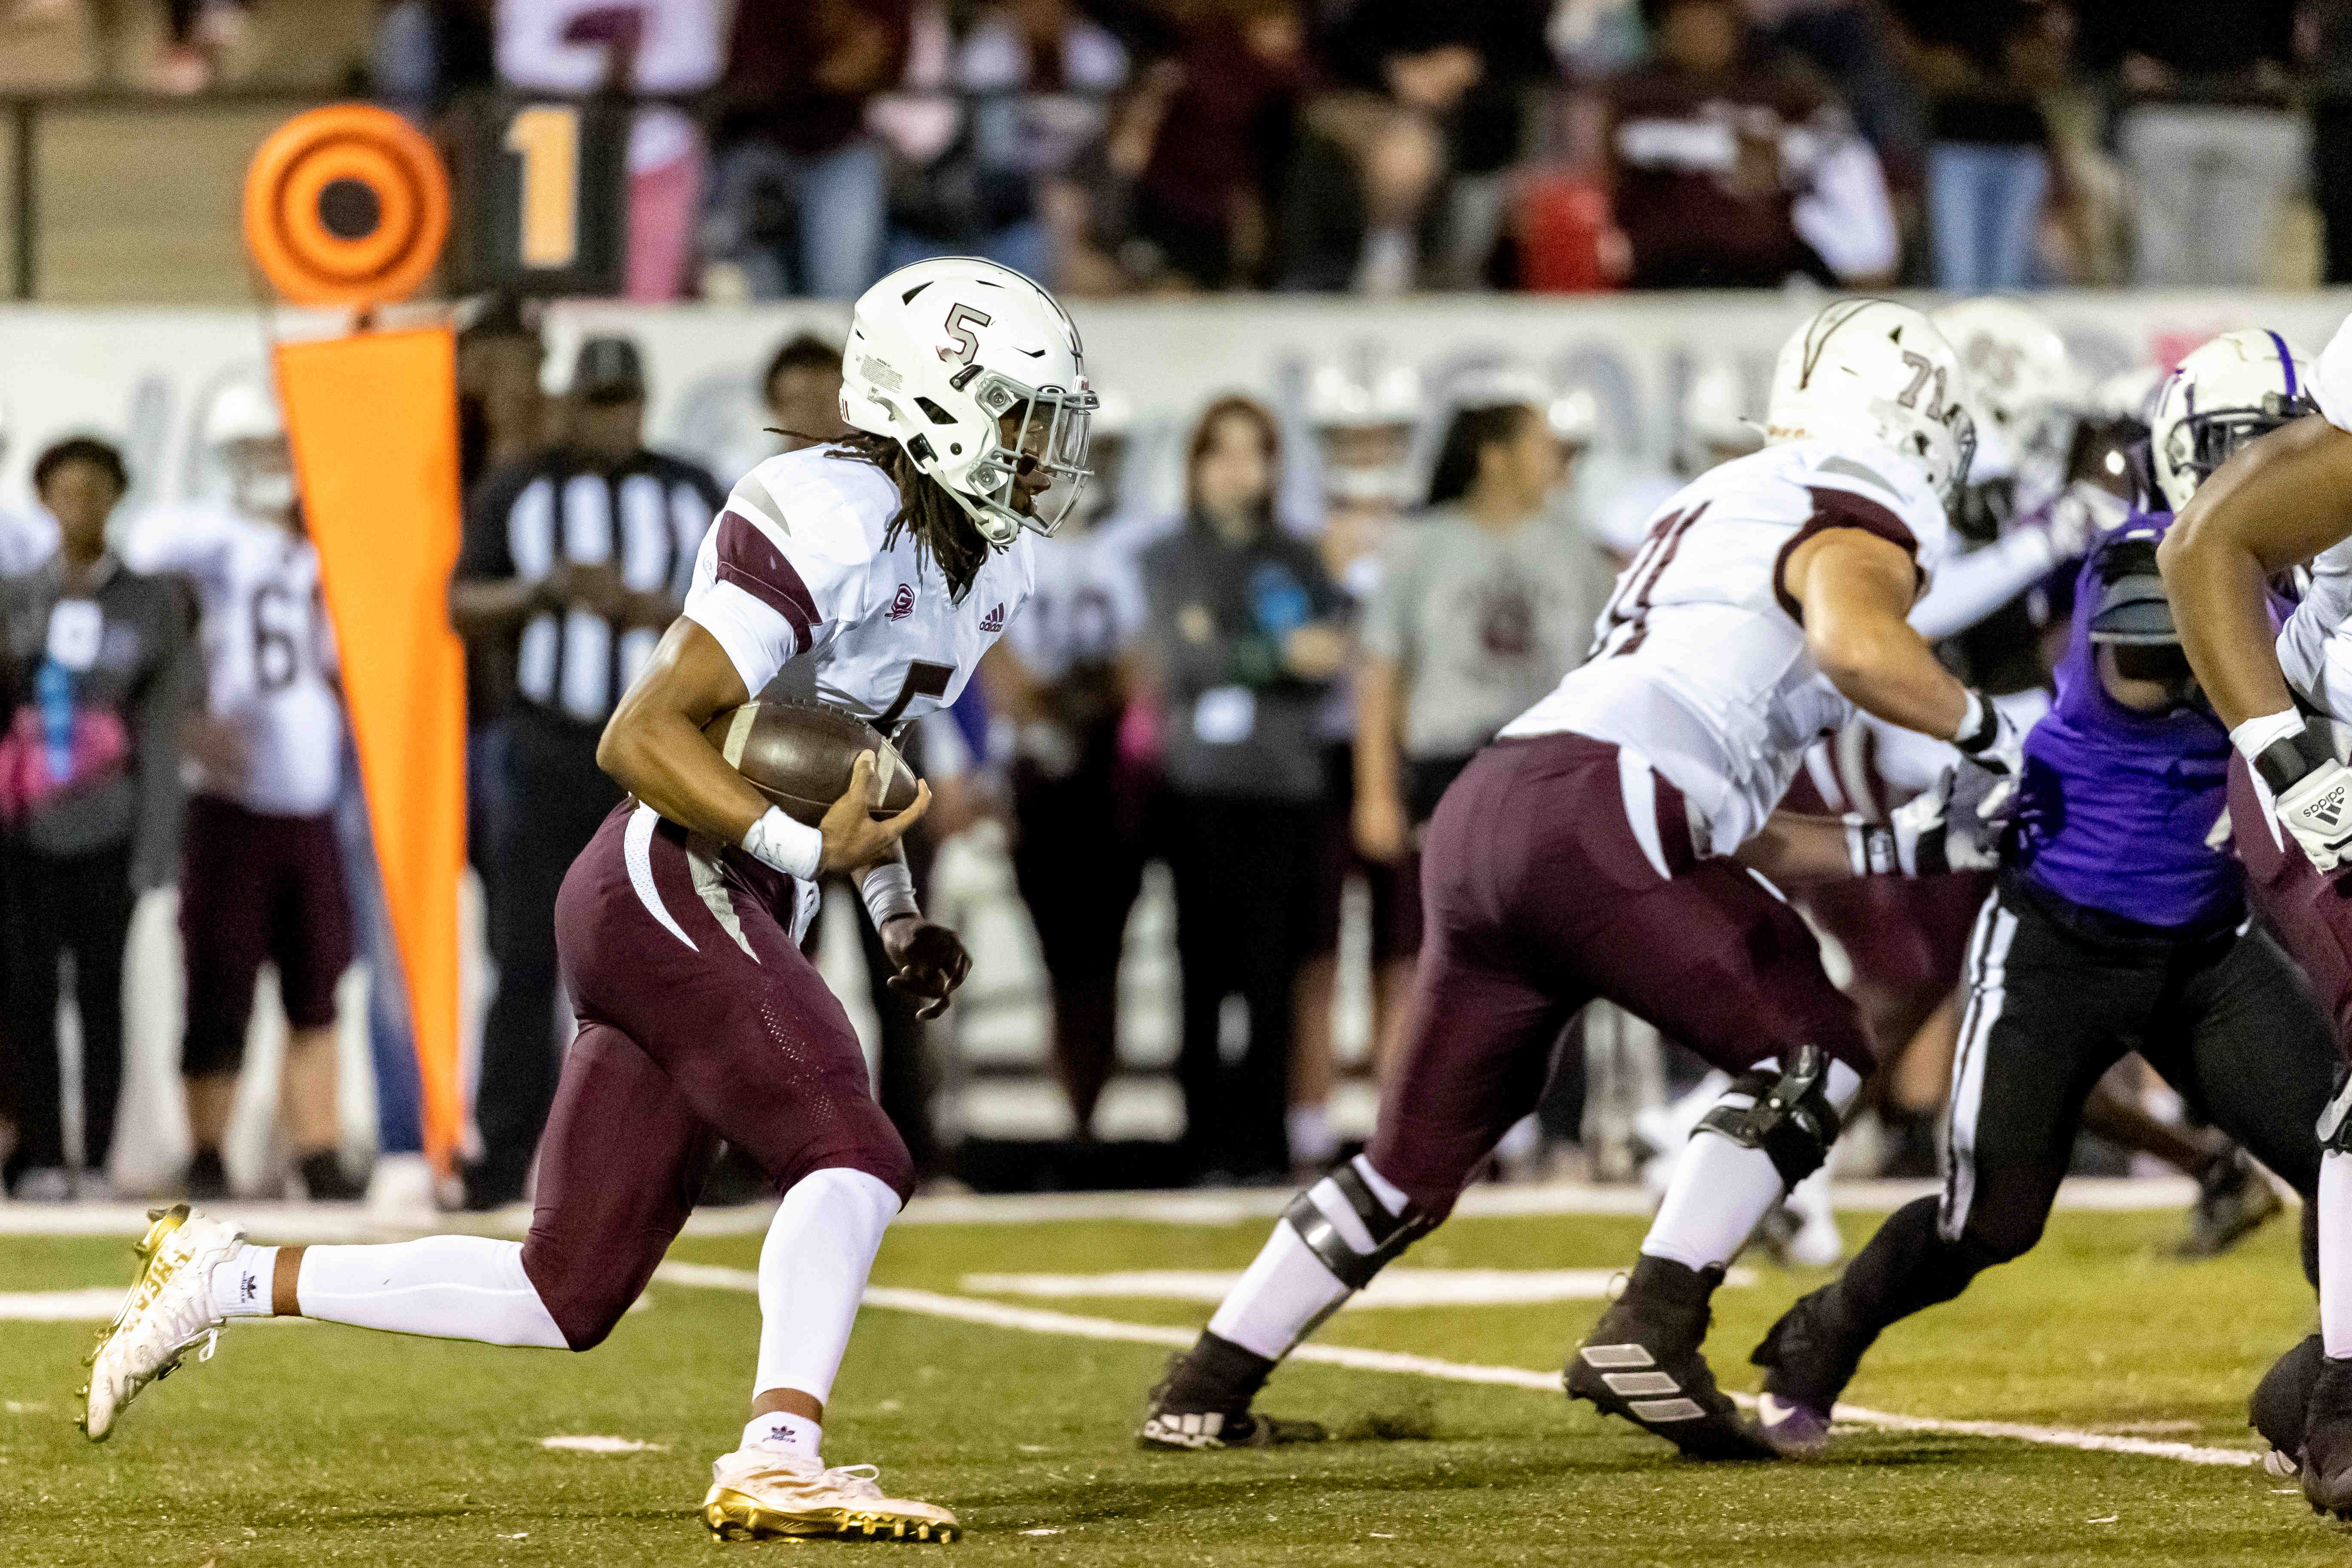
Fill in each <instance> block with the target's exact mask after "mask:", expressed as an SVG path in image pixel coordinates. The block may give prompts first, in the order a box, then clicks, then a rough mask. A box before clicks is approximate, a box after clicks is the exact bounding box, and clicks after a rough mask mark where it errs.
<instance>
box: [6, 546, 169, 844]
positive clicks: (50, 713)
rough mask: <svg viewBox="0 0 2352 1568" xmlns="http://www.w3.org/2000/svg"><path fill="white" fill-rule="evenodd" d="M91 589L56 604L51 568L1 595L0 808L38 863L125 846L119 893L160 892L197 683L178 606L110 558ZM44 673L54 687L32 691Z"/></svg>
mask: <svg viewBox="0 0 2352 1568" xmlns="http://www.w3.org/2000/svg"><path fill="white" fill-rule="evenodd" d="M95 584H96V585H95V587H94V588H93V589H92V590H91V591H90V592H89V594H88V595H82V596H69V595H66V594H65V593H64V591H63V567H62V565H61V563H59V562H58V560H57V559H56V558H54V557H53V558H51V560H50V561H49V563H47V565H45V566H43V567H41V568H39V569H38V570H37V571H35V572H32V573H30V574H26V575H25V576H22V577H11V578H8V579H7V580H5V582H0V621H5V631H6V658H5V680H6V688H5V689H6V693H7V706H6V713H7V723H6V726H5V731H0V764H5V768H6V769H7V777H6V782H5V784H0V807H5V809H7V810H8V811H9V812H10V813H11V815H12V821H11V823H10V826H11V830H12V833H13V836H15V837H18V838H19V839H20V840H21V841H22V842H23V843H24V844H26V846H27V847H30V848H31V849H33V850H34V851H35V852H37V853H38V854H42V855H50V856H58V857H66V856H74V855H87V854H89V853H92V852H94V851H97V850H100V849H109V848H112V847H116V846H118V845H120V844H121V843H123V842H124V841H125V840H126V839H128V840H129V841H130V842H131V882H132V885H133V886H134V887H138V888H142V889H144V888H152V887H160V886H162V885H163V883H165V882H168V881H170V880H171V879H172V876H173V871H174V869H175V868H176V866H177V862H178V859H179V842H180V807H181V786H180V732H181V728H182V725H183V723H184V721H185V719H186V715H187V705H188V700H189V698H190V695H191V694H192V693H193V691H194V689H195V687H194V680H195V678H196V673H197V672H196V671H195V669H194V650H193V647H192V642H191V639H190V637H189V636H188V614H189V612H188V604H187V600H186V597H185V595H184V594H183V593H182V591H181V590H180V588H179V586H178V585H177V584H174V583H173V582H172V581H171V580H169V579H168V578H163V577H152V576H148V575H145V574H142V573H137V572H133V571H131V570H130V569H129V568H127V567H125V566H124V565H123V564H122V563H121V562H119V561H117V560H116V559H115V558H114V556H113V555H112V554H111V553H109V554H108V555H107V556H105V557H104V558H103V559H102V560H101V561H100V563H99V566H98V570H97V573H96V574H95ZM47 665H54V666H55V668H56V671H57V672H58V674H53V675H51V676H50V677H49V678H48V679H49V683H50V684H49V686H48V688H47V690H46V692H45V689H44V684H43V681H44V678H43V668H44V666H47ZM58 675H62V677H63V681H62V684H60V683H59V681H58ZM45 696H47V699H48V701H47V702H46V703H45V701H44V698H45ZM60 700H62V702H63V703H68V704H69V705H70V717H71V726H72V740H71V745H70V748H69V750H68V749H67V748H64V747H62V746H57V745H55V744H54V743H55V742H61V741H63V739H64V728H63V723H62V721H63V720H64V718H65V717H66V712H67V710H66V708H65V707H63V706H61V705H60ZM58 764H62V765H61V766H60V765H58Z"/></svg>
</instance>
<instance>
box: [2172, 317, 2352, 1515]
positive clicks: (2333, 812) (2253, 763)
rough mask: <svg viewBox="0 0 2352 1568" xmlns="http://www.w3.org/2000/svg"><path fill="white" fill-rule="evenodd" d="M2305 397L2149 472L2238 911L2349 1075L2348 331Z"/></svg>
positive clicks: (2324, 1328) (2334, 1206)
mask: <svg viewBox="0 0 2352 1568" xmlns="http://www.w3.org/2000/svg"><path fill="white" fill-rule="evenodd" d="M2286 358H2287V356H2285V355H2284V353H2282V359H2286ZM2290 374H2292V373H2291V372H2290ZM2311 379H2312V385H2311V386H2310V387H2309V388H2308V389H2307V393H2308V395H2310V396H2311V397H2312V398H2314V399H2315V401H2316V403H2317V405H2318V408H2319V415H2320V416H2319V417H2317V418H2310V417H2304V418H2294V420H2293V422H2292V423H2290V424H2287V425H2284V426H2281V427H2280V428H2278V429H2275V430H2273V431H2272V432H2271V433H2270V434H2268V435H2266V436H2263V437H2261V438H2260V439H2258V440H2255V441H2253V442H2252V443H2250V444H2248V445H2245V446H2243V447H2237V449H2236V450H2235V452H2234V454H2232V455H2230V456H2229V457H2228V458H2227V460H2226V461H2221V460H2219V459H2220V456H2221V454H2228V453H2231V448H2232V447H2234V446H2235V445H2236V443H2235V441H2234V440H2233V439H2231V437H2232V432H2231V430H2230V429H2229V428H2228V425H2229V422H2230V420H2231V418H2232V417H2233V416H2234V413H2235V411H2230V412H2224V413H2221V414H2215V415H2208V416H2192V417H2189V418H2185V419H2182V420H2180V421H2179V423H2178V425H2177V426H2176V428H2175V431H2174V432H2173V433H2172V437H2171V439H2172V443H2173V447H2172V449H2169V450H2166V451H2159V452H2158V454H2157V456H2158V461H2159V462H2168V463H2170V464H2171V465H2172V466H2173V467H2175V468H2181V469H2184V470H2193V471H2194V472H2196V473H2198V474H2199V475H2200V476H2201V475H2207V474H2210V478H2206V479H2204V482H2203V483H2201V484H2200V485H2199V486H2198V487H2197V490H2196V493H2195V494H2194V495H2193V496H2191V497H2190V498H2189V504H2188V505H2187V506H2185V507H2183V508H2182V509H2181V511H2180V514H2179V519H2178V520H2177V521H2175V522H2174V523H2173V525H2172V527H2171V529H2170V530H2169V531H2167V533H2166V534H2165V536H2164V542H2163V543H2162V544H2160V545H2159V546H2158V550H2157V563H2158V566H2159V567H2160V568H2161V570H2162V571H2163V573H2164V585H2165V591H2166V593H2167V595H2168V596H2169V597H2170V599H2171V601H2172V614H2173V618H2174V620H2175V621H2176V622H2177V623H2178V624H2179V628H2180V645H2181V647H2182V649H2183V650H2184V651H2185V652H2186V653H2187V654H2188V655H2189V666H2190V668H2193V669H2194V670H2195V671H2196V673H2197V679H2198V683H2199V684H2200V686H2201V687H2203V688H2204V690H2205V695H2206V698H2207V700H2210V702H2211V703H2212V705H2213V710H2214V712H2215V713H2217V714H2219V715H2220V716H2221V721H2222V722H2223V723H2224V724H2227V725H2229V726H2230V740H2231V743H2232V744H2233V745H2234V746H2235V748H2236V750H2237V752H2238V755H2237V756H2236V757H2235V758H2233V759H2232V761H2231V773H2230V820H2231V824H2232V826H2233V829H2234V834H2235V838H2236V842H2237V848H2238V856H2239V858H2240V859H2242V860H2243V861H2244V862H2245V865H2246V892H2247V897H2248V899H2249V900H2250V901H2252V904H2253V905H2254V907H2255V908H2256V909H2257V910H2260V911H2261V912H2262V914H2263V916H2264V917H2266V918H2267V919H2268V920H2269V921H2270V923H2271V927H2272V929H2273V931H2276V932H2277V934H2278V938H2279V941H2280V942H2281V944H2282V945H2284V947H2285V948H2286V950H2287V952H2288V953H2289V955H2290V956H2292V957H2293V958H2294V960H2295V962H2296V963H2300V964H2301V965H2302V966H2303V968H2304V971H2305V973H2307V974H2308V975H2309V976H2310V977H2311V982H2312V987H2313V989H2314V990H2315V992H2316V993H2317V994H2318V996H2319V999H2320V1001H2321V1002H2322V1003H2323V1004H2324V1005H2326V1007H2327V1009H2328V1011H2329V1014H2330V1015H2331V1016H2332V1017H2333V1019H2334V1021H2335V1025H2336V1048H2337V1049H2338V1050H2340V1051H2343V1052H2345V1053H2346V1055H2347V1058H2352V899H2347V898H2346V897H2345V896H2344V894H2345V891H2346V889H2347V886H2352V885H2347V883H2346V882H2345V880H2344V873H2343V869H2342V868H2343V867H2344V866H2345V864H2346V862H2347V859H2348V858H2352V769H2347V768H2346V766H2345V765H2344V763H2343V761H2342V758H2343V755H2344V750H2345V736H2346V731H2345V729H2344V726H2345V725H2347V724H2352V321H2347V323H2346V324H2345V325H2344V326H2341V327H2338V328H2337V329H2336V336H2335V337H2334V339H2332V340H2331V341H2330V342H2328V345H2327V348H2326V352H2325V353H2322V354H2321V355H2320V358H2319V363H2318V365H2317V367H2316V369H2315V371H2314V372H2313V374H2312V378H2311ZM2305 393H2306V389H2305V388H2302V387H2298V386H2295V385H2293V384H2289V385H2288V386H2287V387H2286V388H2285V389H2284V396H2283V397H2281V398H2275V399H2273V403H2274V404H2276V405H2277V406H2276V407H2275V408H2273V410H2271V411H2269V412H2270V414H2271V416H2273V418H2275V416H2277V415H2279V414H2285V415H2288V416H2292V415H2293V413H2294V408H2293V403H2294V400H2296V399H2299V398H2300V397H2302V396H2303V395H2305ZM2305 563H2308V564H2309V566H2310V568H2311V585H2310V587H2309V589H2308V590H2307V591H2306V592H2305V594H2304V595H2303V601H2302V603H2301V604H2300V605H2296V606H2295V609H2294V614H2293V615H2292V616H2290V617H2289V618H2288V620H2287V622H2286V625H2285V626H2284V628H2283V629H2280V630H2278V631H2277V632H2276V634H2275V636H2273V626H2275V624H2276V623H2275V622H2274V620H2273V614H2272V597H2271V595H2270V593H2269V591H2268V583H2269V579H2270V577H2271V574H2273V573H2280V572H2284V571H2286V570H2288V569H2289V568H2291V567H2294V566H2297V565H2301V564H2305ZM2347 1111H2352V1085H2347V1087H2346V1089H2345V1090H2344V1092H2339V1093H2338V1094H2337V1096H2336V1100H2335V1102H2334V1103H2333V1104H2332V1105H2331V1106H2329V1107H2328V1110H2327V1113H2326V1115H2325V1116H2324V1117H2323V1118H2322V1119H2321V1121H2320V1125H2319V1141H2320V1145H2321V1148H2322V1150H2323V1153H2322V1154H2321V1157H2320V1164H2319V1329H2320V1340H2321V1344H2320V1349H2321V1351H2322V1352H2323V1358H2324V1359H2322V1360H2320V1362H2319V1363H2318V1368H2317V1374H2316V1379H2315V1382H2313V1383H2312V1384H2310V1389H2309V1394H2308V1396H2307V1399H2306V1400H2305V1412H2304V1424H2303V1441H2302V1445H2301V1449H2300V1452H2296V1451H2295V1450H2294V1448H2293V1447H2292V1446H2290V1445H2283V1447H2286V1450H2287V1452H2288V1456H2289V1458H2294V1459H2295V1460H2296V1461H2297V1462H2298V1464H2299V1467H2300V1471H2301V1475H2302V1486H2303V1495H2304V1496H2305V1498H2306V1499H2308V1500H2310V1502H2311V1505H2312V1507H2313V1508H2315V1509H2319V1510H2325V1511H2326V1512H2330V1513H2333V1514H2335V1515H2336V1516H2337V1517H2338V1518H2352V1114H2347ZM2293 1358H2294V1352H2289V1359H2290V1360H2292V1359H2293ZM2286 1366H2287V1363H2284V1362H2283V1363H2281V1368H2280V1369H2279V1371H2274V1372H2273V1380H2274V1379H2277V1378H2278V1377H2279V1375H2280V1372H2283V1371H2284V1370H2285V1369H2286ZM2271 1381H2272V1380H2265V1392H2268V1391H2269V1387H2270V1383H2271ZM2257 1397H2258V1399H2259V1398H2260V1397H2261V1396H2260V1395H2258V1396H2257ZM2290 1425H2291V1424H2290ZM2265 1430H2268V1426H2267V1425H2266V1427H2265ZM2274 1440H2275V1439H2274Z"/></svg>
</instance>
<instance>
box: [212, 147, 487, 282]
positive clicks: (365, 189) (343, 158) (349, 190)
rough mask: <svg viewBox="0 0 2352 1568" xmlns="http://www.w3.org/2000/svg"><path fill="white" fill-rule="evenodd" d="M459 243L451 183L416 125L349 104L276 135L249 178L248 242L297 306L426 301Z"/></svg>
mask: <svg viewBox="0 0 2352 1568" xmlns="http://www.w3.org/2000/svg"><path fill="white" fill-rule="evenodd" d="M448 235H449V176H448V174H447V173H446V171H445V170H444V169H443V168H442V166H441V158H440V155H439V154H438V153H436V152H435V151H434V149H433V144H432V143H431V142H428V141H426V140H425V137H424V136H423V134H421V133H420V132H418V131H417V130H416V128H415V126H413V125H411V124H409V123H408V121H405V120H403V119H402V118H401V117H400V116H399V115H397V114H394V113H392V112H391V111H390V110H383V109H376V108H373V107H371V106H369V105H367V104H359V103H339V104H333V105H330V106H329V107H327V108H325V109H314V110H310V111H309V112H308V113H306V114H298V115H296V116H295V117H294V118H293V119H291V120H289V121H287V122H286V123H285V124H283V125H281V126H279V127H278V129H277V130H276V131H275V132H271V134H270V136H269V139H268V141H266V142H263V143H262V144H261V150H260V151H259V152H258V153H255V154H254V157H253V163H252V165H251V167H249V168H248V169H247V171H246V176H245V243H246V247H247V249H249V250H250V251H251V252H252V253H253V259H254V261H255V263H256V264H257V266H259V267H260V268H261V271H262V275H263V276H265V277H266V278H268V279H269V281H270V283H271V285H272V286H273V287H275V288H276V289H277V290H278V293H280V294H281V295H283V296H285V298H286V299H287V300H289V301H291V302H292V303H294V304H298V305H344V306H354V307H358V308H361V309H365V308H367V307H369V306H373V305H382V304H389V303H391V302H393V301H394V300H403V299H405V298H406V297H407V296H409V295H410V294H413V293H415V291H416V290H417V289H419V288H420V287H422V286H423V285H424V283H425V279H428V278H430V277H431V276H432V275H433V268H434V267H435V265H436V263H437V262H438V261H439V260H440V258H441V246H442V243H443V241H445V240H446V239H447V238H448Z"/></svg>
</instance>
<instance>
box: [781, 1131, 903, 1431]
mask: <svg viewBox="0 0 2352 1568" xmlns="http://www.w3.org/2000/svg"><path fill="white" fill-rule="evenodd" d="M897 1216H898V1194H897V1193H896V1192H894V1191H893V1190H892V1189H891V1187H890V1184H889V1183H887V1182H885V1181H883V1180H882V1179H881V1178H880V1177H878V1176H872V1175H868V1174H867V1173H865V1172H864V1171H851V1170H844V1169H841V1168H838V1167H835V1168H833V1169H828V1170H823V1171H814V1172H812V1173H809V1174H808V1175H805V1176H803V1177H802V1178H801V1179H800V1180H799V1181H798V1182H795V1183H794V1184H793V1189H792V1191H790V1192H788V1193H786V1194H784V1201H783V1203H782V1205H781V1206H780V1207H778V1208H777V1210H776V1217H775V1218H774V1219H773V1220H772V1221H770V1222H769V1224H768V1239H767V1240H766V1241H765V1242H763V1243H762V1244H761V1247H760V1366H759V1374H758V1378H757V1380H756V1381H755V1383H754V1384H753V1385H752V1389H751V1392H752V1393H753V1394H765V1393H767V1392H768V1391H769V1390H771V1389H777V1388H795V1389H798V1390H800V1392H802V1393H803V1394H807V1395H809V1396H810V1397H811V1398H813V1399H815V1400H817V1401H819V1402H823V1401H824V1399H826V1398H827V1397H829V1396H830V1395H831V1394H832V1393H833V1374H834V1373H836V1372H838V1371H839V1370H840V1369H841V1354H842V1352H844V1351H845V1350H847V1349H848V1348H849V1329H850V1325H851V1324H852V1323H854V1322H856V1321H857V1300H858V1298H859V1297H860V1296H863V1295H864V1294H865V1293H866V1274H867V1273H868V1272H869V1271H871V1270H872V1268H873V1267H874V1253H875V1249H876V1248H877V1247H880V1246H881V1245H882V1233H883V1232H884V1231H885V1230H887V1229H888V1228H889V1225H890V1222H891V1220H893V1219H894V1218H896V1217H897Z"/></svg>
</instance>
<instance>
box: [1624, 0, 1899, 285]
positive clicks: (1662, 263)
mask: <svg viewBox="0 0 2352 1568" xmlns="http://www.w3.org/2000/svg"><path fill="white" fill-rule="evenodd" d="M1643 10H1644V13H1645V15H1646V16H1648V17H1649V18H1650V20H1651V23H1652V27H1653V30H1654V37H1655V38H1656V47H1657V53H1656V57H1655V58H1654V59H1653V60H1652V61H1651V62H1650V63H1649V64H1648V65H1645V66H1643V67H1641V68H1636V69H1634V70H1633V71H1630V72H1628V73H1626V74H1625V75H1623V76H1621V77H1619V78H1618V79H1616V80H1615V81H1614V82H1612V84H1611V89H1610V100H1611V102H1610V124H1609V132H1608V160H1609V177H1610V184H1611V187H1612V195H1613V198H1614V203H1615V208H1616V216H1617V224H1618V226H1619V227H1620V228H1621V229H1622V230H1623V231H1624V234H1625V237H1626V239H1627V240H1628V241H1629V242H1630V244H1631V247H1632V251H1633V275H1632V277H1631V279H1629V281H1630V282H1631V283H1632V284H1633V287H1635V288H1643V289H1693V288H1715V289H1722V288H1742V287H1756V288H1762V287H1770V286H1774V285H1777V284H1779V283H1780V282H1782V281H1783V280H1785V279H1788V278H1790V277H1791V276H1793V275H1795V274H1798V273H1803V274H1805V275H1807V276H1810V277H1813V278H1816V279H1820V280H1822V282H1825V283H1846V284H1850V285H1862V284H1867V283H1874V282H1877V281H1883V280H1884V277H1885V275H1886V274H1891V272H1892V271H1893V269H1894V266H1895V261H1896V260H1897V242H1896V238H1895V223H1894V216H1893V213H1892V211H1891V209H1890V207H1889V205H1888V203H1887V197H1886V188H1885V178H1884V175H1883V174H1882V172H1881V170H1880V167H1879V164H1878V162H1877V158H1876V156H1875V154H1874V153H1871V152H1870V149H1869V147H1868V144H1867V143H1865V142H1862V141H1861V139H1860V138H1859V137H1857V136H1855V135H1854V134H1853V130H1852V128H1851V126H1850V125H1849V124H1848V123H1847V121H1846V119H1845V115H1844V113H1843V110H1842V109H1841V108H1840V107H1839V105H1838V103H1837V102H1836V100H1834V99H1833V98H1832V96H1831V94H1830V92H1829V90H1828V89H1827V88H1826V87H1824V86H1823V85H1822V83H1821V82H1819V81H1818V80H1816V79H1814V78H1812V77H1811V76H1810V75H1807V74H1804V73H1802V72H1801V71H1798V70H1796V69H1793V68H1789V67H1786V66H1784V65H1781V64H1780V63H1778V62H1777V61H1775V60H1772V59H1769V58H1759V57H1758V56H1757V55H1756V54H1755V53H1754V52H1753V51H1752V49H1751V47H1750V40H1749V38H1748V28H1747V24H1746V21H1745V19H1744V18H1743V17H1742V16H1741V14H1740V8H1739V5H1738V0H1643Z"/></svg>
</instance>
